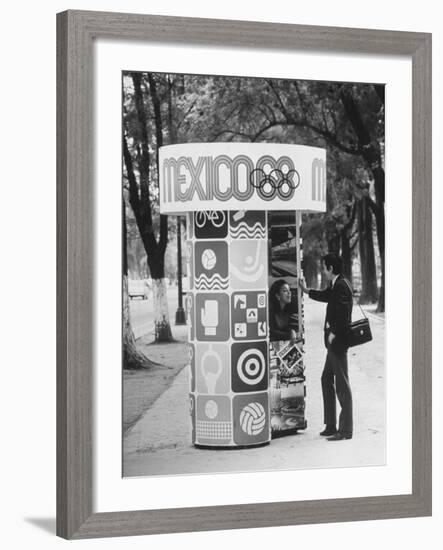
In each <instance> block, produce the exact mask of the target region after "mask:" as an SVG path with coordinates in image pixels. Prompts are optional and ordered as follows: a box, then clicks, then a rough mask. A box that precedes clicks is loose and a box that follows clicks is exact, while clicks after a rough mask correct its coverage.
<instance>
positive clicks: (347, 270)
mask: <svg viewBox="0 0 443 550" xmlns="http://www.w3.org/2000/svg"><path fill="white" fill-rule="evenodd" d="M341 257H342V260H343V273H344V276H345V277H346V278H347V279H348V281H349V282H350V283H351V285H352V254H351V245H350V242H349V230H348V229H347V227H345V228H344V229H343V231H342V232H341Z"/></svg>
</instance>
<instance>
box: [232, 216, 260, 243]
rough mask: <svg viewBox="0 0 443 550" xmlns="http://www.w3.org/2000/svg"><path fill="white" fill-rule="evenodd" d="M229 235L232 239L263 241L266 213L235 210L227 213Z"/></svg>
mask: <svg viewBox="0 0 443 550" xmlns="http://www.w3.org/2000/svg"><path fill="white" fill-rule="evenodd" d="M229 226H230V230H229V232H230V235H231V237H232V238H233V239H265V238H266V212H264V211H261V212H260V211H259V210H237V211H234V212H230V213H229Z"/></svg>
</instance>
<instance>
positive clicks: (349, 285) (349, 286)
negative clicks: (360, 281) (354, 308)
mask: <svg viewBox="0 0 443 550" xmlns="http://www.w3.org/2000/svg"><path fill="white" fill-rule="evenodd" d="M343 280H344V282H345V283H346V284H347V285H348V288H349V290H350V291H351V294H352V295H354V293H353V291H352V286H351V283H350V282H349V281H348V279H346V277H343ZM357 305H358V307H359V308H360V311H361V312H362V314H363V317H364V318H365V319H367V317H366V315H365V312H364V310H363V308H362V307H361V305H360V304H357Z"/></svg>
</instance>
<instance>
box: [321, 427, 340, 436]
mask: <svg viewBox="0 0 443 550" xmlns="http://www.w3.org/2000/svg"><path fill="white" fill-rule="evenodd" d="M336 433H337V429H336V428H335V426H326V428H325V429H324V430H323V431H322V432H320V435H325V436H328V435H335V434H336Z"/></svg>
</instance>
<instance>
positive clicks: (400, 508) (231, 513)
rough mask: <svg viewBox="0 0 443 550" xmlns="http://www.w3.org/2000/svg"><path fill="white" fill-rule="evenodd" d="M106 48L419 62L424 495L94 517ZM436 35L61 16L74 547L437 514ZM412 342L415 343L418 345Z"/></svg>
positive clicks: (60, 219)
mask: <svg viewBox="0 0 443 550" xmlns="http://www.w3.org/2000/svg"><path fill="white" fill-rule="evenodd" d="M97 38H112V39H121V40H126V41H129V40H150V41H158V42H162V43H168V42H174V43H195V44H208V45H223V44H229V45H231V46H233V45H235V46H239V47H242V46H243V47H245V46H247V47H250V48H269V49H279V48H280V49H299V50H308V51H314V50H315V51H320V52H321V51H331V50H334V51H339V52H345V53H367V54H383V55H399V56H408V57H409V58H410V59H411V60H412V94H413V96H412V97H413V100H412V120H413V137H412V141H413V143H412V157H413V158H412V169H413V172H412V174H413V187H412V197H411V200H412V205H413V210H412V218H413V219H412V247H413V248H412V253H413V260H412V264H413V265H412V280H413V284H412V286H413V292H412V297H411V299H412V323H413V327H412V334H411V335H410V337H411V339H412V384H413V392H412V494H404V495H403V494H400V495H394V496H378V497H362V498H341V499H332V500H310V501H301V502H277V503H261V504H244V505H232V506H210V507H198V508H181V509H159V510H137V511H129V512H127V511H126V512H109V513H94V512H93V506H92V503H93V489H92V488H93V478H92V456H93V455H92V452H93V445H94V441H93V438H92V410H93V386H92V374H93V371H92V366H93V365H92V356H93V348H94V342H93V337H92V334H93V322H94V319H93V312H92V305H91V304H92V303H93V286H92V283H93V279H92V274H93V270H94V254H93V252H94V238H93V211H94V203H93V186H92V170H93V134H92V119H93V117H92V105H93V88H92V83H93V43H94V40H95V39H97ZM431 98H432V93H431V35H430V34H426V33H412V32H397V31H395V32H394V31H380V30H366V29H351V28H332V27H316V26H301V25H286V24H275V23H272V24H271V23H256V22H244V21H222V20H212V19H194V18H192V19H191V18H179V17H163V16H153V15H135V14H123V13H102V12H87V11H67V12H63V13H60V14H58V16H57V270H58V271H57V534H58V535H60V536H61V537H64V538H68V539H78V538H87V537H109V536H122V535H143V534H152V533H167V532H169V533H173V532H189V531H203V530H205V531H209V530H216V529H239V528H247V527H267V526H278V525H296V524H305V523H325V522H338V521H355V520H370V519H383V518H404V517H414V516H426V515H430V514H431V501H432V498H431V345H432V342H431V296H432V290H431V258H432V254H431ZM408 337H409V334H405V338H408Z"/></svg>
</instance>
